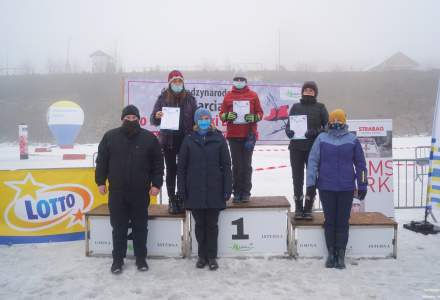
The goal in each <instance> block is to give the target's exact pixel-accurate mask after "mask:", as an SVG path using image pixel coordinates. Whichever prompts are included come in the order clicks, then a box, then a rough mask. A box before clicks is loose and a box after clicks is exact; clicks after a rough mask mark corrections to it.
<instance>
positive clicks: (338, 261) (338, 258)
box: [335, 249, 345, 269]
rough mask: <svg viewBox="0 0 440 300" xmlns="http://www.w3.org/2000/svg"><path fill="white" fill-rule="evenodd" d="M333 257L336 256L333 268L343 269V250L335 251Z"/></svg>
mask: <svg viewBox="0 0 440 300" xmlns="http://www.w3.org/2000/svg"><path fill="white" fill-rule="evenodd" d="M335 256H336V261H335V268H336V269H345V249H337V250H336V255H335Z"/></svg>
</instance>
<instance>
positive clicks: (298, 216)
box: [293, 195, 304, 220]
mask: <svg viewBox="0 0 440 300" xmlns="http://www.w3.org/2000/svg"><path fill="white" fill-rule="evenodd" d="M293 199H295V217H294V219H295V220H302V219H303V213H304V209H303V199H304V196H303V195H301V196H299V197H297V196H293Z"/></svg>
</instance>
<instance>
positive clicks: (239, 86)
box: [232, 81, 246, 90]
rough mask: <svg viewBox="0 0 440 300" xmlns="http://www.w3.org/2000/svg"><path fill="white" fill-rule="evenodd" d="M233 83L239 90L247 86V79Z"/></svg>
mask: <svg viewBox="0 0 440 300" xmlns="http://www.w3.org/2000/svg"><path fill="white" fill-rule="evenodd" d="M232 84H233V85H234V86H235V88H236V89H237V90H241V89H242V88H244V87H245V86H246V81H233V82H232Z"/></svg>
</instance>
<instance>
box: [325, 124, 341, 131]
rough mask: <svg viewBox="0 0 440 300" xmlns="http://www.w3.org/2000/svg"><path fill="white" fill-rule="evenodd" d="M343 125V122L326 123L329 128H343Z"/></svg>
mask: <svg viewBox="0 0 440 300" xmlns="http://www.w3.org/2000/svg"><path fill="white" fill-rule="evenodd" d="M343 127H344V124H342V123H330V124H328V128H330V129H336V130H339V129H341V128H343Z"/></svg>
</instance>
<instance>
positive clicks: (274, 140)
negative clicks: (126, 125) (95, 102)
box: [124, 78, 302, 144]
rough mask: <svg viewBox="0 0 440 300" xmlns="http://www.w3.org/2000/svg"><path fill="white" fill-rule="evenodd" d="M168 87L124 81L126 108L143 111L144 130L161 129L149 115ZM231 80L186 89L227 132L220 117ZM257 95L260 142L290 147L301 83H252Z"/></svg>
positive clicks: (195, 83)
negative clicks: (289, 131)
mask: <svg viewBox="0 0 440 300" xmlns="http://www.w3.org/2000/svg"><path fill="white" fill-rule="evenodd" d="M167 87H168V83H167V82H166V81H157V80H147V79H142V78H126V79H125V80H124V105H128V104H133V105H136V106H137V107H138V108H139V110H140V115H141V122H140V123H141V125H142V127H143V128H145V129H148V130H150V131H153V132H156V133H157V131H158V130H159V127H155V126H153V125H151V122H150V115H151V112H152V111H153V107H154V103H155V102H156V100H157V98H158V97H159V95H160V94H161V92H162V91H163V90H164V89H166V88H167ZM231 87H232V82H230V81H185V89H186V90H187V91H188V92H190V93H191V94H192V95H193V96H194V97H195V98H196V100H197V103H198V106H199V107H201V106H203V107H205V108H207V109H209V110H210V111H211V113H212V116H213V120H214V123H215V125H216V127H217V128H218V129H219V130H221V131H223V132H224V131H225V130H226V126H224V125H223V124H222V122H221V120H220V118H219V116H218V113H219V111H220V107H221V105H222V102H223V98H224V96H225V95H226V93H227V92H228V91H230V90H231ZM249 87H250V88H251V89H252V90H253V91H255V92H256V93H257V94H258V97H259V98H260V103H261V106H262V108H263V111H264V117H263V120H261V121H260V122H258V132H259V143H261V144H287V143H288V142H289V140H288V138H287V137H286V134H285V133H284V128H285V126H286V124H287V120H288V118H289V108H290V107H291V106H292V104H294V103H296V102H298V101H299V99H300V98H301V87H302V84H285V85H279V84H269V83H267V84H266V83H252V82H250V83H249Z"/></svg>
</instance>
